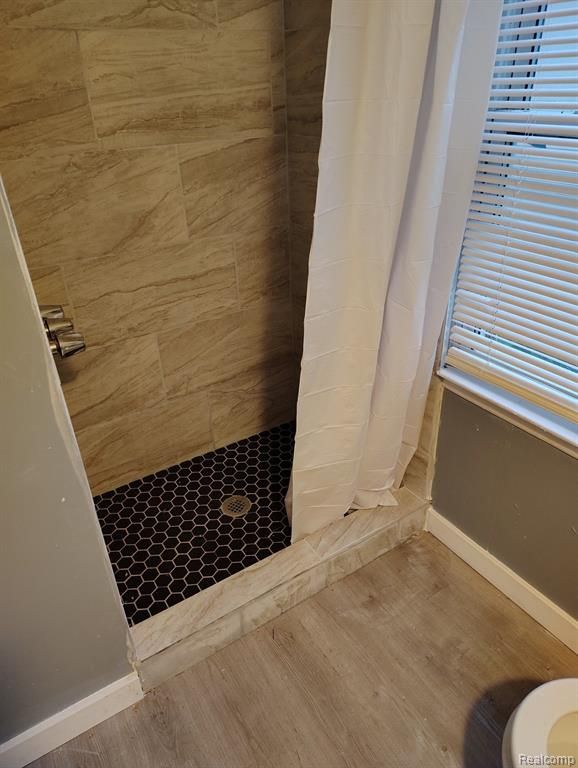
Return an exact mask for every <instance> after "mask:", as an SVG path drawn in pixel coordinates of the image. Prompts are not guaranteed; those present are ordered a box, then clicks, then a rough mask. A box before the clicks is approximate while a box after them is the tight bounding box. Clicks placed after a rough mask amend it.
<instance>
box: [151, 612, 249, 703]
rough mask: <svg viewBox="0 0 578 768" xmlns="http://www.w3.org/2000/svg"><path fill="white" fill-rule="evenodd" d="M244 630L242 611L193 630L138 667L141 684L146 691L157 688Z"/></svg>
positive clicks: (237, 636)
mask: <svg viewBox="0 0 578 768" xmlns="http://www.w3.org/2000/svg"><path fill="white" fill-rule="evenodd" d="M243 634H245V632H244V631H243V629H242V624H241V610H240V609H237V610H236V611H232V612H231V613H228V614H227V615H226V616H223V617H222V618H220V619H217V620H216V621H213V622H212V624H209V625H208V626H206V627H203V629H200V630H199V631H198V632H193V634H192V635H190V636H189V637H185V638H184V639H183V640H181V641H180V642H178V643H174V645H170V646H169V647H168V648H165V650H163V651H160V652H159V653H156V654H155V655H154V656H150V657H149V658H148V659H145V660H144V661H143V662H142V663H141V664H140V665H139V668H138V672H139V676H140V679H141V683H142V686H143V688H144V690H145V691H150V690H152V689H153V688H156V686H157V685H160V684H161V683H162V682H164V681H165V680H168V679H169V678H171V677H174V675H178V674H179V673H180V672H184V671H185V669H188V667H192V666H193V664H198V663H199V661H202V660H203V659H206V658H207V657H208V656H212V654H213V653H215V652H216V651H219V650H220V649H221V648H224V647H225V646H226V645H229V643H232V642H233V641H234V640H238V639H239V638H240V637H241V636H242V635H243Z"/></svg>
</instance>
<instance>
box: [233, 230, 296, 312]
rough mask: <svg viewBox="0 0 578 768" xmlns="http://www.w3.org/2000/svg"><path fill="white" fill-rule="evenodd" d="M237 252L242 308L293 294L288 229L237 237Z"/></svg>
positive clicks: (272, 301)
mask: <svg viewBox="0 0 578 768" xmlns="http://www.w3.org/2000/svg"><path fill="white" fill-rule="evenodd" d="M235 255H236V260H237V274H238V278H239V300H240V303H241V306H242V307H248V306H251V305H252V304H267V305H271V304H274V303H276V302H277V301H280V300H282V299H283V298H286V297H287V296H288V295H289V289H290V283H289V280H290V269H289V267H290V264H289V254H288V248H287V235H286V233H285V232H280V233H279V234H274V235H271V236H270V237H262V236H260V235H257V236H253V237H248V238H244V239H243V240H237V241H236V242H235Z"/></svg>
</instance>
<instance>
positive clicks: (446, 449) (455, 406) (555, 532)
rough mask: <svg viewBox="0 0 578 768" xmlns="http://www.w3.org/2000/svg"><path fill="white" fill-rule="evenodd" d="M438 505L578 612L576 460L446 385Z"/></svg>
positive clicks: (484, 544) (436, 492)
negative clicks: (471, 401)
mask: <svg viewBox="0 0 578 768" xmlns="http://www.w3.org/2000/svg"><path fill="white" fill-rule="evenodd" d="M433 506H434V508H435V509H436V510H437V511H438V512H439V513H440V514H441V515H443V516H444V517H445V518H447V519H448V520H450V521H451V522H452V523H454V525H456V526H457V527H458V528H460V530H462V531H463V532H464V533H465V534H466V535H467V536H469V537H470V538H472V539H473V540H474V541H476V542H477V543H478V544H480V545H481V546H482V547H484V548H485V549H487V550H489V551H490V552H491V553H492V554H493V555H495V557H497V558H498V559H499V560H501V561H502V562H503V563H505V564H506V565H508V566H509V567H510V568H511V569H512V570H514V571H515V572H516V573H518V574H519V575H520V576H521V577H522V578H523V579H525V580H526V581H528V582H529V583H530V584H532V585H533V586H534V587H536V589H538V590H539V591H540V592H542V593H543V594H544V595H546V596H547V597H549V598H550V599H551V600H553V601H554V602H555V603H556V604H557V605H559V606H560V607H561V608H562V609H564V610H565V611H567V612H568V613H570V614H571V615H572V616H574V617H576V618H578V462H577V461H576V460H575V459H573V458H572V457H571V456H569V455H567V454H565V453H563V452H562V451H560V450H558V449H557V448H554V447H553V446H551V445H548V444H547V443H545V442H544V441H543V440H540V439H538V438H536V437H533V436H532V435H530V434H528V433H527V432H525V431H523V430H521V429H519V428H518V427H515V426H513V425H512V424H509V423H508V422H506V421H504V420H503V419H500V418H499V417H497V416H494V415H493V414H491V413H489V412H488V411H485V410H484V409H482V408H479V407H478V406H476V405H473V404H472V403H470V402H468V401H467V400H464V399H463V398H462V397H459V396H458V395H456V394H453V393H452V392H448V391H446V392H445V393H444V398H443V405H442V413H441V423H440V432H439V437H438V445H437V459H436V470H435V479H434V487H433Z"/></svg>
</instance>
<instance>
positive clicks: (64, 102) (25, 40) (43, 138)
mask: <svg viewBox="0 0 578 768" xmlns="http://www.w3.org/2000/svg"><path fill="white" fill-rule="evenodd" d="M0 72H1V73H2V75H1V77H0V158H7V157H19V156H23V155H26V154H30V152H32V151H34V150H37V149H40V148H45V147H48V146H51V147H54V148H58V147H61V146H63V145H76V146H83V145H87V144H90V143H91V142H94V140H95V134H94V129H93V127H92V121H91V117H90V108H89V105H88V96H87V93H86V89H85V87H84V80H83V76H82V64H81V59H80V52H79V50H78V43H77V40H76V35H75V33H74V32H63V31H58V30H51V31H43V32H37V31H34V30H16V29H14V30H13V29H0Z"/></svg>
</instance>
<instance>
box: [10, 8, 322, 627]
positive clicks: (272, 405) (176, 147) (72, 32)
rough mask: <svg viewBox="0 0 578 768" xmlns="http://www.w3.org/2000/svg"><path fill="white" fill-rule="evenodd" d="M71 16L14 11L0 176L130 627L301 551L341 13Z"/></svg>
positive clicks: (146, 11)
mask: <svg viewBox="0 0 578 768" xmlns="http://www.w3.org/2000/svg"><path fill="white" fill-rule="evenodd" d="M64 5H65V4H63V3H53V4H50V5H46V4H40V5H38V6H37V7H35V8H32V7H30V6H29V5H27V4H23V3H17V2H12V3H10V2H9V3H5V4H4V5H3V8H2V10H1V11H0V20H1V22H2V24H1V27H2V28H1V30H0V50H1V51H2V53H1V54H0V57H1V61H2V69H3V72H4V74H5V78H4V79H3V85H2V86H0V102H1V106H2V110H3V114H4V115H5V117H6V119H5V123H6V124H7V125H8V124H10V125H12V126H13V128H11V129H9V130H8V129H6V130H2V131H1V132H0V174H1V175H2V178H3V182H4V185H5V188H6V191H7V195H8V199H9V202H10V206H11V209H12V212H13V215H14V219H15V222H16V227H17V230H18V235H19V238H20V241H21V243H22V247H23V251H24V255H25V258H26V261H27V266H28V270H29V272H30V276H31V278H32V282H33V286H34V290H35V294H36V298H37V301H38V303H39V305H41V306H42V310H43V316H44V318H45V324H46V330H47V334H48V341H49V343H50V344H51V348H52V350H53V353H54V356H55V359H56V361H57V368H58V373H59V377H60V380H61V384H62V387H63V391H64V395H65V398H66V402H67V406H68V410H69V413H70V416H71V419H72V423H73V427H74V431H75V434H76V439H77V441H78V445H79V448H80V451H81V454H82V459H83V462H84V466H85V469H86V472H87V475H88V479H89V482H90V486H91V490H92V493H93V496H94V502H95V507H96V511H97V515H98V518H99V522H100V524H101V528H102V533H103V536H104V540H105V543H106V547H107V550H108V553H109V556H110V561H111V563H112V568H113V571H114V575H115V578H116V581H117V584H118V587H119V591H120V595H121V598H122V601H123V605H124V609H125V613H126V616H127V619H128V621H129V624H131V625H135V624H138V623H140V622H142V621H143V620H145V619H148V618H150V617H151V616H153V615H156V614H158V613H159V612H162V611H164V610H165V609H167V608H170V607H172V606H174V605H175V604H177V603H178V602H180V601H182V600H184V599H186V598H188V597H191V596H193V595H195V594H197V593H199V592H200V591H202V590H204V589H206V588H207V587H210V586H212V585H214V584H216V583H218V582H219V581H221V580H223V579H225V578H227V577H228V576H230V575H232V574H234V573H236V572H238V571H240V570H242V569H244V568H246V567H248V566H250V565H252V564H255V563H256V562H258V561H260V560H262V559H263V558H266V557H268V556H270V555H271V554H273V553H276V552H278V551H279V550H281V549H283V548H284V547H286V546H287V545H288V544H289V543H290V538H291V532H290V526H289V522H288V520H287V515H286V512H285V505H284V497H285V494H286V492H287V487H288V482H289V476H290V470H291V462H292V447H293V435H294V417H295V402H296V394H297V384H298V378H299V359H300V346H301V335H302V324H303V310H304V300H305V285H306V274H307V258H308V251H309V243H310V239H311V232H312V225H313V208H314V201H315V188H316V177H317V152H318V147H319V140H320V126H321V100H322V91H323V77H324V67H325V55H326V46H327V37H328V34H329V16H330V2H329V0H323V1H322V2H320V3H317V4H316V7H315V10H314V12H312V11H311V8H310V7H309V5H308V4H307V3H304V2H303V3H301V2H294V1H293V2H286V3H285V6H283V3H282V2H281V0H266V1H265V2H263V1H262V0H250V1H249V2H244V3H238V2H236V0H217V1H216V2H210V3H190V4H189V3H185V4H182V3H176V4H173V5H171V6H170V7H169V6H166V7H164V6H163V7H160V6H155V5H154V4H150V3H148V2H145V1H143V2H137V3H135V2H133V0H119V2H117V3H115V8H114V10H113V11H112V12H110V13H109V12H108V11H105V9H104V7H100V6H99V5H98V4H93V3H91V4H80V5H75V6H74V8H73V9H71V8H69V7H67V8H66V9H65V8H64ZM84 346H85V347H86V348H85V349H84ZM73 352H77V353H78V354H74V355H73V354H72V353H73Z"/></svg>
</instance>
